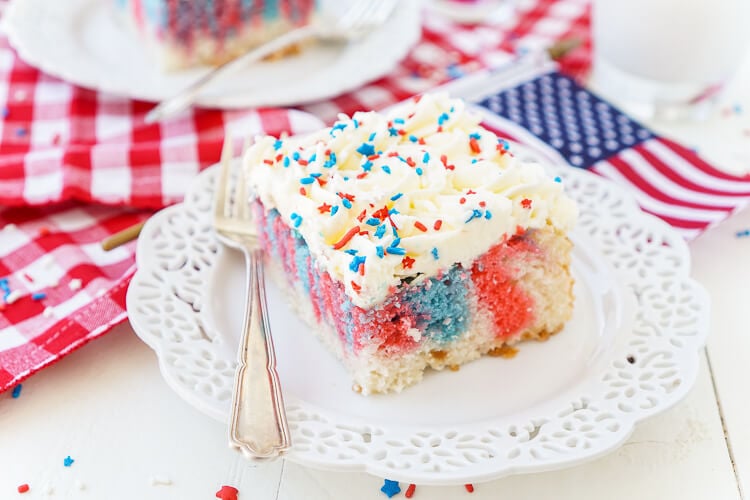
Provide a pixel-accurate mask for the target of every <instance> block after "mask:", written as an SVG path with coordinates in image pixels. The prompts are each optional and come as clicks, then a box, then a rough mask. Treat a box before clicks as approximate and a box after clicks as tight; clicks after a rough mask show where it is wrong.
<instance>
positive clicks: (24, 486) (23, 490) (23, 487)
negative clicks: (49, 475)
mask: <svg viewBox="0 0 750 500" xmlns="http://www.w3.org/2000/svg"><path fill="white" fill-rule="evenodd" d="M27 491H29V485H28V484H26V483H24V484H22V485H21V486H19V487H18V492H19V493H26V492H27Z"/></svg>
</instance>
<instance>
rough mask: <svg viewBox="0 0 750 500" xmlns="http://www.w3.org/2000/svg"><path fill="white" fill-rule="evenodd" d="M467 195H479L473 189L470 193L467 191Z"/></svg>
mask: <svg viewBox="0 0 750 500" xmlns="http://www.w3.org/2000/svg"><path fill="white" fill-rule="evenodd" d="M466 194H467V195H469V194H477V192H476V191H474V190H473V189H469V190H468V191H466Z"/></svg>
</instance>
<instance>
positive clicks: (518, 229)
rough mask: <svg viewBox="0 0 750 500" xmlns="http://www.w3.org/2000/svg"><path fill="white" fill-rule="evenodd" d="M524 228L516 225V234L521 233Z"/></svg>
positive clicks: (523, 231)
mask: <svg viewBox="0 0 750 500" xmlns="http://www.w3.org/2000/svg"><path fill="white" fill-rule="evenodd" d="M525 232H526V230H525V229H524V228H523V227H522V226H516V235H519V236H520V235H522V234H523V233H525Z"/></svg>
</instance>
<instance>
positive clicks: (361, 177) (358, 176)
mask: <svg viewBox="0 0 750 500" xmlns="http://www.w3.org/2000/svg"><path fill="white" fill-rule="evenodd" d="M367 174H369V172H362V173H361V174H357V179H364V178H365V177H367Z"/></svg>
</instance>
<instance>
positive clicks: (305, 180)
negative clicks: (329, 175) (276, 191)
mask: <svg viewBox="0 0 750 500" xmlns="http://www.w3.org/2000/svg"><path fill="white" fill-rule="evenodd" d="M299 181H300V183H301V184H312V183H313V182H315V179H314V178H313V177H303V178H301V179H300V180H299Z"/></svg>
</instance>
